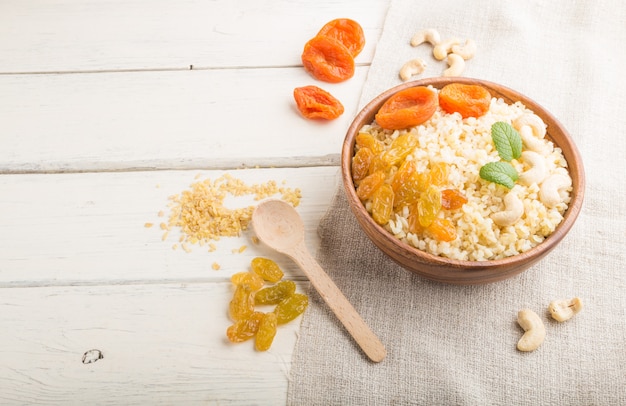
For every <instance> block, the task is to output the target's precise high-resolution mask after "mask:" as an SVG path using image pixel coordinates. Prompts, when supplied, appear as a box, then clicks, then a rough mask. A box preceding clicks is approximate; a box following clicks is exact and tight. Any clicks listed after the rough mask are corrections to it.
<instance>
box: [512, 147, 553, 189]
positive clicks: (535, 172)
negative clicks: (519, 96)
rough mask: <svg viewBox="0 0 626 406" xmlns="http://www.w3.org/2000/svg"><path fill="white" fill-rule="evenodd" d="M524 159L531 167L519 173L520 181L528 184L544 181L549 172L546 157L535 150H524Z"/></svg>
mask: <svg viewBox="0 0 626 406" xmlns="http://www.w3.org/2000/svg"><path fill="white" fill-rule="evenodd" d="M522 160H523V161H524V162H526V163H527V164H528V165H529V166H530V168H529V169H527V170H526V171H524V172H522V173H521V174H520V175H519V182H520V183H521V184H523V185H526V186H530V185H532V184H533V183H536V184H540V183H541V182H543V180H544V179H545V178H546V175H547V174H548V171H547V170H546V159H545V158H544V157H543V155H541V154H538V153H536V152H533V151H524V152H522Z"/></svg>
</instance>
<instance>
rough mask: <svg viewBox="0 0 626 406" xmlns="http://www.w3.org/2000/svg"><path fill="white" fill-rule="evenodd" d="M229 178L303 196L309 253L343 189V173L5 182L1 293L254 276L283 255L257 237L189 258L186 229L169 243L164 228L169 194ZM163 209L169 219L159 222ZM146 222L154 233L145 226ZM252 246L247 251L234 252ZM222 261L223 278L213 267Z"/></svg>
mask: <svg viewBox="0 0 626 406" xmlns="http://www.w3.org/2000/svg"><path fill="white" fill-rule="evenodd" d="M225 173H226V174H230V175H231V176H233V177H235V178H237V179H241V180H242V181H244V182H245V183H246V184H248V185H252V184H255V183H264V182H268V181H270V180H274V181H276V182H277V183H278V184H279V185H281V184H282V182H285V184H284V186H285V187H290V188H294V189H295V188H299V189H301V191H302V199H301V204H300V206H298V211H299V212H300V213H301V214H302V216H303V218H304V221H305V226H306V235H307V241H308V244H309V248H310V249H311V250H312V251H313V252H316V251H317V247H318V245H319V240H318V236H317V223H318V221H319V218H320V217H321V216H322V215H323V214H324V212H325V210H326V208H327V205H328V202H329V201H330V199H331V198H332V194H333V193H334V191H335V187H334V185H335V184H337V181H338V176H339V172H338V168H336V167H319V168H301V169H293V168H291V169H265V170H263V169H249V170H236V171H230V172H228V171H204V172H200V171H152V172H120V173H117V172H113V173H80V174H56V175H3V176H0V195H1V196H3V199H4V200H3V207H4V214H3V215H2V221H1V222H0V230H2V232H0V246H2V247H3V249H2V250H0V287H3V286H4V287H7V286H16V287H19V286H50V285H76V284H87V285H90V284H120V283H132V284H137V283H148V284H149V283H155V282H158V281H181V282H184V281H211V280H215V281H218V282H221V281H224V280H226V279H227V278H229V277H230V275H231V274H232V273H234V272H239V271H242V270H246V269H248V268H247V267H248V265H249V263H250V260H251V259H252V258H254V256H258V255H272V256H276V253H275V252H272V251H271V250H268V249H267V248H266V247H264V246H259V245H257V244H254V243H253V242H252V240H251V237H252V235H253V234H252V232H245V233H244V234H242V235H241V236H240V237H229V238H222V239H220V240H219V241H215V245H216V247H217V250H216V251H215V252H208V248H207V246H204V247H200V246H199V245H190V248H191V250H192V252H190V253H187V252H185V251H183V250H182V249H180V248H179V249H177V250H174V249H172V247H173V245H175V244H176V245H178V242H179V236H180V231H179V230H178V229H173V230H172V231H170V233H169V235H168V237H167V239H166V240H165V241H163V240H162V237H163V235H164V233H165V232H164V231H163V230H161V229H160V228H159V224H160V223H161V222H167V220H168V216H169V213H170V210H169V208H168V203H169V199H168V198H169V196H171V195H176V194H180V193H182V192H183V191H184V190H188V189H189V186H190V185H191V184H192V183H194V182H198V181H202V180H205V179H213V180H215V179H216V178H218V177H219V176H222V175H223V174H225ZM275 197H276V198H280V196H278V195H277V196H275ZM257 203H258V202H255V201H254V200H253V198H252V197H251V196H244V197H242V198H235V197H233V196H230V197H228V198H227V199H226V200H225V205H226V207H230V208H235V207H246V206H249V205H255V204H257ZM160 211H163V212H164V213H163V214H164V217H159V215H158V213H159V212H160ZM145 223H153V224H154V226H153V227H151V228H146V227H145ZM250 231H251V230H250ZM243 245H245V246H247V247H248V249H246V250H245V251H244V252H243V253H233V250H238V249H239V248H240V247H241V246H243ZM277 260H278V261H279V263H280V264H281V265H284V266H285V268H286V269H287V270H289V272H288V274H289V275H290V276H292V277H298V278H301V275H302V274H301V272H299V270H297V268H296V267H295V266H294V265H292V264H291V263H290V261H288V260H286V259H281V258H277ZM214 262H216V263H218V264H219V265H220V266H221V268H222V269H221V270H220V271H218V272H216V271H214V270H212V264H213V263H214Z"/></svg>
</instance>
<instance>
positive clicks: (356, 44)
mask: <svg viewBox="0 0 626 406" xmlns="http://www.w3.org/2000/svg"><path fill="white" fill-rule="evenodd" d="M317 35H318V36H322V35H324V36H327V37H331V38H333V39H336V40H338V41H339V42H341V43H342V44H343V45H344V46H345V47H346V48H348V50H349V51H350V54H351V55H352V57H353V58H356V56H357V55H358V54H359V53H361V51H362V50H363V47H364V46H365V34H364V33H363V28H362V27H361V25H360V24H359V23H357V22H356V21H354V20H350V19H349V18H337V19H335V20H332V21H329V22H327V23H326V24H325V25H324V26H323V27H322V29H321V30H320V32H318V33H317Z"/></svg>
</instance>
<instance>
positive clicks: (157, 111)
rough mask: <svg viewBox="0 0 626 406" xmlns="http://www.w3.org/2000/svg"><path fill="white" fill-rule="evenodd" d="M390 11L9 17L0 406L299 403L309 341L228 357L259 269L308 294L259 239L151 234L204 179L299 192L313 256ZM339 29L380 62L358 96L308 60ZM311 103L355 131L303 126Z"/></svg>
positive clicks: (1, 97) (39, 3) (234, 8)
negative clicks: (183, 240) (324, 99)
mask: <svg viewBox="0 0 626 406" xmlns="http://www.w3.org/2000/svg"><path fill="white" fill-rule="evenodd" d="M386 9H387V2H386V1H385V0H370V1H362V0H350V1H342V2H338V1H337V2H335V1H327V2H320V1H316V2H313V1H285V0H282V1H259V0H240V1H230V0H217V1H210V2H209V1H193V0H191V1H184V2H172V1H167V0H130V1H123V2H122V1H116V0H80V1H79V0H56V1H48V0H2V1H1V2H0V140H1V144H0V196H1V198H0V213H2V214H0V247H1V249H0V326H1V328H0V404H3V405H5V404H8V405H12V404H63V405H66V404H137V405H146V404H271V405H277V404H284V403H285V400H286V391H287V382H288V375H289V370H290V362H291V355H292V352H293V349H294V345H295V342H296V339H297V333H298V325H299V322H294V323H292V324H290V325H288V326H285V327H283V328H282V329H281V330H280V331H279V334H278V335H277V337H276V340H275V342H274V344H273V346H272V348H271V349H270V351H268V352H266V353H259V352H255V351H254V349H253V345H252V343H250V342H248V343H243V344H238V345H233V344H229V343H228V342H227V341H226V339H225V329H226V327H227V326H228V325H229V324H230V322H229V320H228V318H227V313H226V312H227V306H228V302H229V300H230V297H231V295H232V290H231V285H230V282H229V279H230V276H231V275H232V274H233V273H236V272H240V271H242V270H246V269H248V266H249V263H250V260H251V259H252V258H253V257H255V256H268V257H271V258H273V259H275V260H276V261H277V262H278V263H279V264H280V265H281V266H282V267H283V268H284V269H285V272H286V278H288V279H292V280H296V281H297V282H298V288H299V289H300V290H304V289H305V288H306V287H307V281H306V278H304V276H303V275H302V273H301V272H300V271H299V270H298V269H296V268H295V266H294V265H292V264H291V263H290V261H289V259H287V258H286V257H282V256H279V255H278V254H274V253H272V252H270V251H268V250H267V249H265V248H263V247H262V246H258V245H256V246H255V245H254V244H251V243H250V238H251V234H250V233H246V234H245V235H242V236H241V237H234V238H225V239H222V240H220V241H219V242H218V243H217V244H216V245H217V247H218V249H217V250H216V251H215V252H208V250H206V249H200V248H194V249H193V251H192V252H190V253H187V252H184V251H183V250H173V249H172V240H173V242H176V238H175V237H173V238H172V240H167V241H165V242H164V241H162V239H161V237H162V234H163V233H162V232H161V230H159V229H158V228H157V227H153V228H146V227H144V224H145V223H146V222H154V223H157V224H158V223H159V221H162V220H160V219H159V217H158V215H157V213H158V212H159V211H167V203H168V197H169V196H171V195H173V194H178V193H180V192H181V191H183V190H185V189H187V188H188V187H189V185H190V184H191V183H193V182H195V181H197V180H198V179H206V178H211V179H214V178H217V177H218V176H220V175H223V174H224V173H229V174H231V175H232V176H234V177H236V178H239V179H242V180H244V181H245V182H247V183H250V184H251V183H259V182H266V181H268V180H276V181H277V182H282V181H283V180H284V181H286V186H288V187H292V188H300V189H301V190H302V202H301V205H300V206H299V207H298V211H299V212H300V213H301V215H302V216H303V218H304V222H305V225H306V228H307V233H308V234H307V243H308V245H309V247H310V248H311V250H312V251H314V252H315V251H316V249H317V246H318V241H317V233H316V228H317V225H318V222H319V219H320V217H321V216H322V215H323V213H324V212H325V210H326V208H327V207H328V205H329V203H330V199H331V198H332V195H333V192H334V189H335V188H334V184H335V183H336V182H337V181H338V180H339V177H338V174H339V166H338V165H339V151H340V146H341V142H342V140H343V137H344V135H345V130H346V129H347V127H348V125H349V123H350V122H351V120H352V117H353V116H354V114H355V113H356V110H357V102H358V98H359V96H360V91H361V88H362V85H363V83H364V81H365V78H366V75H367V72H368V66H369V63H370V61H371V59H372V57H373V54H374V50H375V47H376V42H377V39H378V37H379V34H380V32H381V29H382V25H383V21H384V17H385V12H386ZM338 17H348V18H352V19H354V20H356V21H358V22H359V23H360V24H361V25H362V26H363V28H364V31H365V35H366V39H367V43H366V46H365V49H364V50H363V52H362V53H361V54H360V55H359V56H358V57H357V59H356V63H357V69H356V74H355V76H354V77H353V78H352V79H350V80H348V81H347V82H344V83H341V84H325V83H321V82H316V81H315V80H314V79H313V78H312V77H310V76H309V75H308V74H307V73H306V72H305V71H304V70H303V69H302V67H301V62H300V54H301V51H302V48H303V45H304V43H305V42H306V41H307V40H308V39H309V38H311V37H312V36H313V35H315V33H316V32H317V31H318V30H319V29H320V28H321V26H322V25H323V24H324V23H326V22H327V21H329V20H331V19H334V18H338ZM308 84H316V85H318V86H320V87H323V88H325V89H326V90H329V91H331V92H332V93H333V94H334V95H335V96H336V97H337V98H339V99H340V100H341V101H342V102H343V104H344V106H345V113H344V115H343V116H342V117H340V118H339V119H337V120H335V121H333V122H329V123H319V122H312V121H307V120H305V119H303V118H302V117H301V116H300V115H299V114H298V113H297V111H296V109H295V105H294V103H293V97H292V91H293V88H295V87H298V86H304V85H308ZM242 245H247V246H248V247H249V248H248V249H247V250H245V251H244V252H243V253H234V252H233V249H235V248H237V247H240V246H242ZM214 262H216V263H219V264H220V266H221V269H220V270H217V271H216V270H213V269H212V264H213V263H214ZM298 321H299V319H298ZM89 350H97V351H99V352H92V353H88V356H90V355H93V354H94V353H96V354H102V358H101V359H98V358H97V357H96V358H95V359H89V358H88V359H85V360H84V359H83V357H84V355H85V354H86V353H87V352H88V351H89ZM89 361H93V362H89Z"/></svg>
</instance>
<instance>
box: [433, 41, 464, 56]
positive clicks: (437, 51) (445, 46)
mask: <svg viewBox="0 0 626 406" xmlns="http://www.w3.org/2000/svg"><path fill="white" fill-rule="evenodd" d="M460 43H461V40H460V39H458V38H456V37H454V38H450V39H447V40H444V41H439V43H437V45H435V46H434V48H433V56H434V57H435V59H437V60H439V61H443V60H444V59H446V56H448V54H449V53H450V52H451V50H452V46H453V45H458V44H460Z"/></svg>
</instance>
